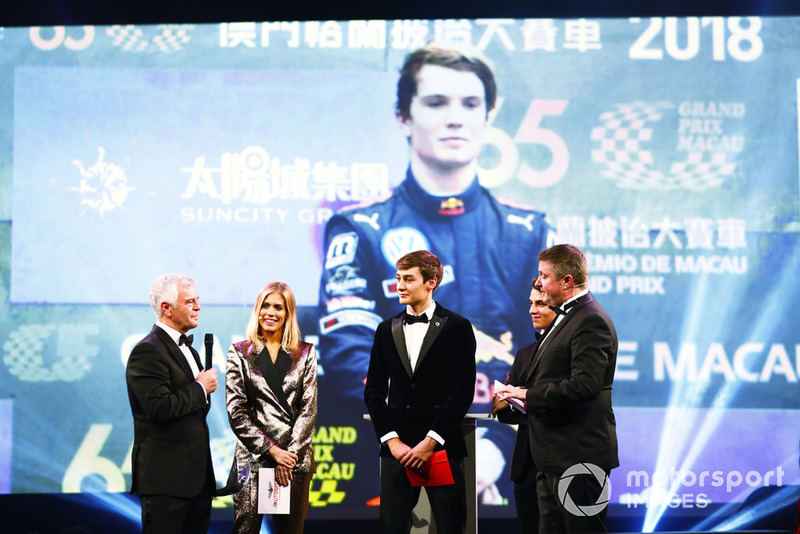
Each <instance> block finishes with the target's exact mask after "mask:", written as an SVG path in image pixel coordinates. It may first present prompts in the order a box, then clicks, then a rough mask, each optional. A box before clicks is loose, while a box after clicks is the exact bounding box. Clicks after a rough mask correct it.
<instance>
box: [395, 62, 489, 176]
mask: <svg viewBox="0 0 800 534" xmlns="http://www.w3.org/2000/svg"><path fill="white" fill-rule="evenodd" d="M485 95H486V91H485V89H484V87H483V82H481V80H480V78H478V76H476V75H475V74H474V73H472V72H469V71H458V70H454V69H450V68H447V67H441V66H439V65H424V66H423V67H422V68H421V69H420V71H419V73H418V74H417V94H416V95H414V97H413V98H412V99H411V106H410V110H409V111H410V117H409V118H407V119H401V121H402V124H403V132H404V133H405V135H406V136H407V137H408V139H409V144H410V146H411V150H412V151H413V152H414V153H415V155H416V156H417V157H418V158H419V160H420V161H421V162H422V163H424V164H426V165H428V166H430V167H432V168H434V169H437V170H443V171H447V170H451V169H457V168H460V167H463V166H465V165H468V164H471V163H472V162H473V161H475V159H476V158H477V157H478V153H479V152H480V149H481V144H482V143H483V136H484V133H485V132H486V127H487V118H486V96H485Z"/></svg>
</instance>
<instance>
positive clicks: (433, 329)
mask: <svg viewBox="0 0 800 534" xmlns="http://www.w3.org/2000/svg"><path fill="white" fill-rule="evenodd" d="M436 311H438V306H437V310H435V311H434V312H433V319H431V322H430V324H429V325H428V330H427V331H426V332H425V337H424V338H422V346H421V347H420V349H419V358H417V369H419V366H420V365H422V360H424V359H425V356H427V354H428V351H429V350H430V348H431V345H433V342H434V341H436V337H437V336H438V335H439V333H440V332H441V331H442V328H444V323H446V322H447V316H441V317H440V316H438V315H436Z"/></svg>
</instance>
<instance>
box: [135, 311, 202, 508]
mask: <svg viewBox="0 0 800 534" xmlns="http://www.w3.org/2000/svg"><path fill="white" fill-rule="evenodd" d="M192 352H194V349H192ZM125 379H126V381H127V383H128V400H129V401H130V405H131V412H132V414H133V455H132V458H131V459H132V469H133V480H132V483H131V493H136V494H139V495H167V496H172V497H184V498H189V497H194V496H195V495H197V494H198V493H200V490H202V489H203V484H207V483H209V480H211V481H213V468H212V464H211V452H210V449H209V434H208V425H207V424H206V414H207V413H208V410H209V407H210V404H209V402H208V399H207V398H206V395H205V393H204V391H203V387H202V386H201V385H200V384H198V383H195V379H194V376H193V375H192V370H191V368H190V367H189V364H188V362H187V361H186V357H185V356H184V355H183V353H182V352H181V350H180V349H179V348H178V346H177V345H176V344H175V342H174V341H173V340H172V338H170V337H169V334H167V333H166V332H165V331H164V330H163V329H162V328H160V327H159V326H153V329H152V330H151V331H150V333H149V334H147V335H146V336H145V337H144V339H142V340H141V341H140V342H139V343H138V344H137V345H136V346H135V347H134V348H133V350H132V351H131V355H130V358H128V365H127V369H126V372H125ZM209 470H211V471H209ZM208 474H211V476H210V477H207V475H208Z"/></svg>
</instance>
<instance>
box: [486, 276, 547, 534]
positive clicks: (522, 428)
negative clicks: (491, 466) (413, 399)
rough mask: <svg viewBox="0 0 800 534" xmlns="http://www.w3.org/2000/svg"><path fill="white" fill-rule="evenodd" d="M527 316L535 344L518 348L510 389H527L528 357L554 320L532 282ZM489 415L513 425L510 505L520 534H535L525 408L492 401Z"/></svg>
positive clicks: (533, 471)
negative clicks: (515, 513) (511, 495)
mask: <svg viewBox="0 0 800 534" xmlns="http://www.w3.org/2000/svg"><path fill="white" fill-rule="evenodd" d="M528 302H529V303H530V309H529V313H530V316H531V320H532V322H533V328H534V331H535V332H536V341H535V342H533V343H532V344H530V345H528V346H527V347H525V348H522V349H520V350H519V352H517V355H516V357H515V358H514V364H513V365H512V366H511V372H509V373H508V379H507V380H506V384H509V385H512V386H522V387H530V386H531V383H530V382H529V379H530V378H531V377H529V376H528V372H527V371H528V367H529V365H530V363H531V358H533V355H534V354H535V353H536V346H537V343H538V341H539V338H540V337H541V335H542V332H544V330H545V329H546V328H547V327H548V326H550V323H552V322H553V320H554V319H555V318H556V312H554V311H553V310H551V309H550V307H549V306H548V305H547V304H545V303H544V300H543V297H542V292H541V291H539V289H537V287H536V280H534V281H533V282H532V283H531V294H530V296H529V297H528ZM492 413H493V414H495V415H496V416H497V419H498V420H499V421H501V422H503V423H508V424H511V425H517V441H516V443H515V444H514V454H513V455H512V456H511V474H510V478H511V480H513V481H514V503H515V505H516V508H517V523H518V524H519V531H520V533H521V534H536V533H537V532H539V507H538V505H537V504H536V465H535V464H534V463H533V458H532V457H531V448H530V443H529V441H528V417H527V415H526V408H525V406H524V404H523V406H519V405H518V404H517V405H515V406H514V407H512V406H511V405H510V404H509V402H508V401H505V400H499V399H498V398H497V396H495V398H494V404H493V406H492Z"/></svg>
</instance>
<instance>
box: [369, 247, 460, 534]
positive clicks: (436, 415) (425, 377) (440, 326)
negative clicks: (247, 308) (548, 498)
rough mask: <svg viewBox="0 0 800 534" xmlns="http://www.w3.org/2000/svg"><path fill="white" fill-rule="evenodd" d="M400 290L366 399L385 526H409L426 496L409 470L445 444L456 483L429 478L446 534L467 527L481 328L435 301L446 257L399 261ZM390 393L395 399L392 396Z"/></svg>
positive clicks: (375, 350)
mask: <svg viewBox="0 0 800 534" xmlns="http://www.w3.org/2000/svg"><path fill="white" fill-rule="evenodd" d="M396 268H397V276H396V279H397V293H398V295H399V297H400V304H405V306H406V309H405V311H404V312H403V313H399V314H397V315H395V316H394V317H390V318H389V319H386V320H385V321H383V322H381V323H380V324H379V325H378V328H377V330H376V331H375V339H374V342H373V345H372V351H371V353H370V360H369V370H368V372H367V382H366V386H365V388H364V401H365V403H366V405H367V409H368V410H369V414H370V416H371V418H372V424H373V426H374V427H375V434H376V435H377V437H378V440H379V441H380V442H381V450H380V455H381V507H380V516H381V531H382V532H384V533H385V534H389V533H392V534H394V533H397V534H401V533H402V534H408V532H410V530H411V512H412V510H413V508H414V506H415V505H416V503H417V500H418V499H419V491H420V488H419V487H413V486H412V485H411V483H410V482H409V479H408V477H407V475H406V472H405V470H406V469H410V470H417V471H419V470H421V469H422V468H423V466H424V465H425V464H426V463H427V462H428V461H429V460H430V458H431V456H432V455H433V453H434V452H435V451H437V450H442V449H444V450H446V451H447V457H448V459H449V461H450V468H451V470H452V473H453V480H454V483H453V484H450V485H444V486H428V487H426V493H427V495H428V499H429V500H430V503H431V511H432V512H433V517H434V520H435V522H436V531H437V532H438V533H439V534H455V533H463V532H464V530H465V527H466V517H467V501H466V489H465V486H464V457H465V456H466V455H467V447H466V442H465V440H464V434H463V432H462V430H461V420H462V418H463V417H464V415H465V414H466V413H467V410H468V409H469V407H470V405H471V404H472V397H473V390H474V386H475V345H476V344H475V334H474V333H473V329H472V325H471V324H470V322H469V321H468V320H467V319H465V318H464V317H461V316H460V315H457V314H455V313H453V312H451V311H449V310H446V309H445V308H443V307H442V306H440V305H438V304H436V303H435V302H434V301H433V291H434V289H436V287H437V286H438V285H439V282H440V281H441V279H442V275H443V268H442V264H441V262H440V261H439V258H437V257H436V256H435V255H434V254H432V253H430V252H428V251H426V250H419V251H416V252H410V253H408V254H406V255H404V256H403V257H401V258H400V259H399V260H398V261H397V263H396ZM387 396H388V404H387Z"/></svg>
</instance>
